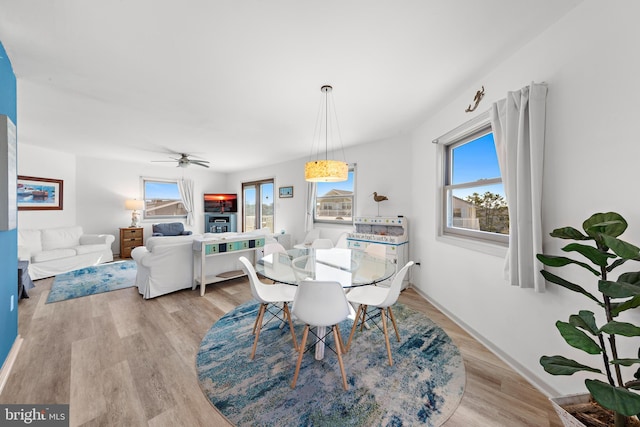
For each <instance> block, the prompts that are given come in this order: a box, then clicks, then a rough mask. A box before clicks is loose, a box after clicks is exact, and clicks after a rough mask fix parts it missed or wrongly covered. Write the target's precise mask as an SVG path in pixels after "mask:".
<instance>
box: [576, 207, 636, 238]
mask: <svg viewBox="0 0 640 427" xmlns="http://www.w3.org/2000/svg"><path fill="white" fill-rule="evenodd" d="M582 229H583V230H584V231H585V232H586V233H587V235H588V236H590V237H592V238H594V239H596V240H598V239H599V235H600V234H606V235H608V236H613V237H618V236H619V235H621V234H622V233H624V231H625V230H626V229H627V221H625V219H624V218H623V217H622V215H620V214H618V213H615V212H607V213H596V214H593V215H591V217H589V219H587V220H586V221H585V222H583V223H582Z"/></svg>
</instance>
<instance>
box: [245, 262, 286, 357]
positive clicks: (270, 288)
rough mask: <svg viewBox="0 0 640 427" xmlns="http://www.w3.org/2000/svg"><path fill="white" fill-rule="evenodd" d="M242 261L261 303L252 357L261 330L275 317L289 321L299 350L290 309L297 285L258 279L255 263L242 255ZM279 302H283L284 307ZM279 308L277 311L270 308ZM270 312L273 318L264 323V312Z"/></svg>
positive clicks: (252, 288)
mask: <svg viewBox="0 0 640 427" xmlns="http://www.w3.org/2000/svg"><path fill="white" fill-rule="evenodd" d="M239 260H240V262H241V263H242V270H244V272H245V273H246V274H247V276H249V284H250V286H251V295H253V297H254V298H255V299H256V300H258V302H259V303H260V309H259V310H258V315H257V316H256V320H255V322H254V324H253V335H255V338H254V340H253V348H252V349H251V359H253V358H254V357H255V354H256V348H257V346H258V339H259V338H260V331H261V330H262V328H263V327H264V326H265V325H266V323H269V321H271V320H272V319H273V318H277V319H280V320H281V321H283V322H284V321H287V322H288V323H289V329H290V330H291V339H292V341H293V348H294V349H296V350H297V348H298V342H297V340H296V333H295V331H294V329H293V321H292V320H291V313H290V311H289V303H290V302H292V301H293V299H294V297H295V294H296V287H295V286H291V285H285V284H283V283H275V284H266V283H263V282H262V281H260V279H258V275H257V273H256V270H255V268H254V267H253V264H251V262H250V261H249V260H248V259H247V258H245V257H240V258H239ZM277 304H282V307H280V306H278V305H277ZM270 308H272V309H273V310H277V311H276V312H275V313H274V312H273V311H271V310H270ZM265 312H269V314H271V318H270V319H269V320H268V321H267V322H266V323H264V324H263V320H264V314H265ZM281 312H283V313H284V317H281V316H280V313H281Z"/></svg>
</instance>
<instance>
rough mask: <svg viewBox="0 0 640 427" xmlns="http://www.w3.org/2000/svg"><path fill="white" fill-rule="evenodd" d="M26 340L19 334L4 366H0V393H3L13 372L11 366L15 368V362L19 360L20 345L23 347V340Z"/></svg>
mask: <svg viewBox="0 0 640 427" xmlns="http://www.w3.org/2000/svg"><path fill="white" fill-rule="evenodd" d="M23 341H24V340H23V339H22V337H21V336H20V335H18V336H17V337H16V339H15V341H14V342H13V345H12V346H11V350H9V354H8V355H7V360H5V361H4V363H3V364H2V368H0V394H2V390H3V389H4V385H5V384H6V383H7V380H8V379H9V374H10V373H11V368H13V364H14V363H15V362H16V360H18V353H19V352H20V347H22V342H23Z"/></svg>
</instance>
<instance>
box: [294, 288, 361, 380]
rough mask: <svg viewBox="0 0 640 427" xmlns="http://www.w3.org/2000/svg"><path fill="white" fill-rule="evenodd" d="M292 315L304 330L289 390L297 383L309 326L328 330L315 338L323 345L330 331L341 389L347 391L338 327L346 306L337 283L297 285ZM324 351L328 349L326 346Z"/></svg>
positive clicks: (347, 305) (347, 308)
mask: <svg viewBox="0 0 640 427" xmlns="http://www.w3.org/2000/svg"><path fill="white" fill-rule="evenodd" d="M292 314H293V315H294V316H295V317H296V318H297V319H298V320H300V321H301V322H304V323H305V327H304V332H303V333H302V343H301V344H300V346H299V347H298V363H297V364H296V371H295V374H294V376H293V382H292V383H291V388H295V386H296V381H298V374H299V373H300V365H301V363H302V355H303V354H304V353H305V352H306V349H305V345H306V344H307V336H308V335H309V328H310V327H311V326H318V327H329V328H330V330H329V332H327V334H326V335H324V336H322V337H317V339H318V341H319V340H322V341H325V338H326V337H327V336H328V335H329V334H330V333H331V331H333V335H334V342H335V346H336V349H335V353H336V354H337V355H338V363H339V364H340V373H341V374H342V386H343V387H344V389H345V390H347V376H346V374H345V372H344V364H343V363H342V353H343V351H344V344H343V343H342V337H341V335H340V328H339V327H338V323H340V322H342V321H343V320H345V319H347V317H348V316H349V303H348V302H347V298H346V297H345V294H344V291H343V290H342V285H340V283H338V282H322V281H315V280H303V281H301V282H299V283H298V291H297V292H296V296H295V299H294V300H293V308H292ZM312 333H313V332H312ZM316 342H317V341H316ZM314 344H315V343H314ZM313 346H314V345H311V346H310V347H313ZM327 348H330V347H328V346H327ZM332 350H333V349H332Z"/></svg>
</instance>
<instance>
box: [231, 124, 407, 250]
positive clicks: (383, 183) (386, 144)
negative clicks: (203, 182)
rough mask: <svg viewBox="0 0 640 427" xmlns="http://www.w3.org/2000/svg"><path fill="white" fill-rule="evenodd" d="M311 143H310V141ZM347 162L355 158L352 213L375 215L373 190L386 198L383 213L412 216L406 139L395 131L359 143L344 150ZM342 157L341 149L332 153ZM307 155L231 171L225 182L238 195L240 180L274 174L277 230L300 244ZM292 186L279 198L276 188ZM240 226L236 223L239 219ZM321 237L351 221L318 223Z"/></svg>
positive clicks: (328, 235) (258, 178)
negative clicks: (389, 135)
mask: <svg viewBox="0 0 640 427" xmlns="http://www.w3.org/2000/svg"><path fill="white" fill-rule="evenodd" d="M309 144H311V142H309ZM344 153H345V160H346V161H347V162H348V163H357V171H356V183H355V186H356V214H357V215H378V204H377V203H376V202H374V201H373V196H372V193H373V192H374V191H376V192H378V193H379V194H384V195H386V196H387V197H389V200H388V201H384V202H382V203H381V205H380V215H381V216H396V215H405V216H406V217H408V218H409V221H411V215H410V212H411V197H410V196H411V192H410V186H411V179H410V178H411V171H410V168H409V167H408V165H409V139H408V136H407V135H399V136H397V137H395V138H393V139H389V140H385V141H377V142H371V143H368V144H362V145H357V146H353V147H349V148H346V149H345V150H344ZM334 157H335V158H336V159H339V160H342V156H341V153H340V154H337V155H336V156H334ZM307 160H308V159H307V158H304V159H298V160H294V161H290V162H284V163H279V164H276V165H269V166H265V167H263V168H259V169H252V170H249V171H243V172H239V173H233V174H229V176H228V182H229V183H230V185H233V184H231V183H235V185H236V188H233V191H234V192H237V193H238V194H242V182H247V181H255V180H260V179H270V178H273V179H274V181H275V188H276V206H275V209H276V218H275V227H274V228H275V230H273V231H274V232H276V233H279V232H280V231H281V230H282V229H284V230H285V231H286V232H287V233H289V234H291V235H292V239H293V244H296V243H300V242H302V240H303V239H304V236H305V234H306V233H305V228H304V227H305V211H306V208H305V201H306V197H307V182H305V180H304V164H305V162H306V161H307ZM289 185H293V187H294V189H293V195H294V196H293V198H290V199H280V198H278V197H277V192H278V187H282V186H289ZM238 226H239V227H240V224H238ZM316 228H320V229H322V231H321V233H322V235H323V236H326V237H328V238H336V237H337V236H338V235H339V234H340V233H341V232H342V231H344V230H351V229H352V227H350V226H334V225H331V224H318V225H317V226H316Z"/></svg>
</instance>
